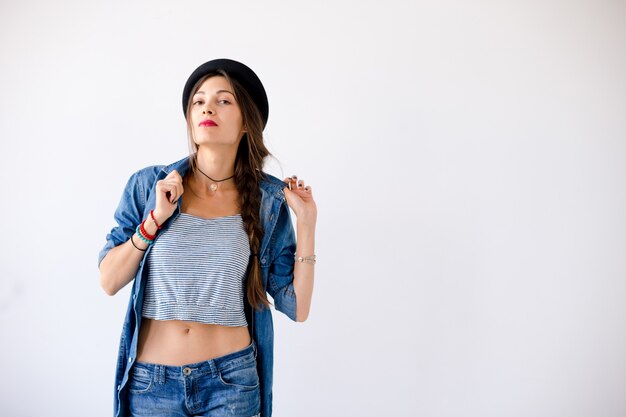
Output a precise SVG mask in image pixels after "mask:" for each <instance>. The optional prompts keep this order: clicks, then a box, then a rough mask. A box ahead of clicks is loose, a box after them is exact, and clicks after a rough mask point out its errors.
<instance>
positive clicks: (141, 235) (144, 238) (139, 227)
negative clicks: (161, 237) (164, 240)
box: [135, 225, 154, 245]
mask: <svg viewBox="0 0 626 417" xmlns="http://www.w3.org/2000/svg"><path fill="white" fill-rule="evenodd" d="M135 232H136V233H137V234H138V235H139V238H140V239H141V240H143V241H144V242H146V243H147V244H148V245H152V242H154V240H150V239H147V238H146V237H145V236H144V235H143V234H142V233H141V225H139V226H137V229H135Z"/></svg>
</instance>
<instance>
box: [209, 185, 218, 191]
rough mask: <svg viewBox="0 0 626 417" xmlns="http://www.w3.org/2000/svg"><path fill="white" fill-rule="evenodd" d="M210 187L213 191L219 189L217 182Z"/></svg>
mask: <svg viewBox="0 0 626 417" xmlns="http://www.w3.org/2000/svg"><path fill="white" fill-rule="evenodd" d="M209 188H211V191H213V192H215V191H217V184H211V185H210V186H209Z"/></svg>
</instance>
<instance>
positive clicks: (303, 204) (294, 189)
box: [283, 175, 317, 225]
mask: <svg viewBox="0 0 626 417" xmlns="http://www.w3.org/2000/svg"><path fill="white" fill-rule="evenodd" d="M283 181H284V182H286V183H287V186H286V187H285V188H283V191H284V192H285V198H286V199H287V205H288V206H289V207H291V209H292V210H293V211H294V213H296V216H297V218H298V223H303V224H310V225H315V222H316V221H317V206H316V205H315V200H313V190H312V189H311V186H310V185H306V186H305V185H304V181H303V180H299V179H298V177H297V176H296V175H292V176H291V177H287V178H285V179H284V180H283ZM290 188H291V189H290Z"/></svg>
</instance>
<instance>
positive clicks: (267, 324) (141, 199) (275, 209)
mask: <svg viewBox="0 0 626 417" xmlns="http://www.w3.org/2000/svg"><path fill="white" fill-rule="evenodd" d="M174 169H175V170H176V171H178V173H179V174H180V175H181V176H184V175H185V173H186V172H187V170H188V169H189V157H185V158H183V159H181V160H180V161H178V162H175V163H173V164H171V165H168V166H163V165H155V166H150V167H146V168H143V169H140V170H139V171H137V172H135V173H134V174H133V175H132V176H131V177H130V179H129V180H128V183H127V184H126V188H125V189H124V193H123V195H122V198H121V200H120V203H119V206H118V207H117V210H116V211H115V215H114V218H115V220H116V221H117V223H118V225H117V226H115V227H113V229H111V232H110V233H109V234H108V235H107V237H106V245H105V246H104V248H103V249H102V251H100V255H99V258H98V266H99V265H100V262H102V259H103V258H104V257H105V255H106V254H107V253H108V252H109V250H111V249H112V248H113V247H115V246H117V245H120V244H122V243H124V242H126V241H127V240H128V239H130V237H131V235H133V234H134V233H135V229H136V227H137V225H138V224H139V223H141V222H142V221H143V220H144V219H146V218H147V216H149V215H150V210H152V209H154V207H155V205H156V193H155V192H154V190H155V187H156V182H157V181H158V180H161V179H163V178H165V177H166V176H167V175H168V174H169V173H170V172H172V170H174ZM284 187H285V183H284V182H283V181H281V180H279V179H278V178H276V177H274V176H272V175H269V174H267V173H263V180H262V181H261V183H260V190H261V209H260V218H261V222H262V227H263V230H264V234H263V238H262V240H261V247H260V252H259V255H258V257H259V261H260V265H261V272H262V276H263V285H264V287H265V290H266V291H267V293H269V295H270V296H271V297H272V298H273V300H274V307H275V308H276V310H278V311H281V312H283V313H284V314H286V315H287V316H288V317H289V318H290V319H292V320H294V321H295V320H296V294H295V292H294V289H293V268H294V255H295V252H296V239H295V232H294V228H293V224H292V222H291V215H290V212H289V206H288V205H287V202H286V200H285V194H284V192H283V188H284ZM180 203H181V199H180V198H179V199H178V208H177V209H176V210H175V211H174V214H172V216H171V217H170V218H169V219H168V220H167V221H166V222H165V223H164V224H163V225H162V227H163V229H162V231H163V230H165V229H166V228H167V227H168V226H169V224H171V222H172V221H173V220H174V219H175V218H176V217H177V216H178V215H179V214H180ZM158 238H159V237H158V235H157V237H156V239H158ZM151 247H152V246H150V247H148V250H147V251H146V252H145V253H144V256H143V259H142V260H141V263H140V264H139V268H138V270H137V274H136V275H135V279H134V281H133V288H132V293H131V296H130V299H129V303H128V308H127V311H126V318H125V319H124V326H123V329H122V334H121V337H120V345H119V353H118V356H117V368H116V373H115V395H114V416H116V417H117V416H128V415H130V412H129V410H128V391H127V388H128V384H127V382H128V377H129V371H130V369H131V368H132V366H133V363H134V361H135V359H136V355H137V343H138V340H139V328H140V326H141V319H142V318H141V313H142V307H143V298H144V289H145V286H146V279H147V274H146V273H144V265H145V260H146V256H147V255H148V253H149V252H150V249H151ZM244 304H245V306H246V318H247V320H248V325H249V330H250V332H251V336H252V338H253V339H254V341H255V342H256V344H257V369H258V372H259V380H260V386H261V415H262V416H263V417H270V416H271V415H272V369H273V364H274V327H273V322H272V314H271V311H270V309H268V308H263V309H262V310H261V311H256V310H255V311H253V310H252V308H251V307H250V305H249V304H248V303H247V302H246V303H244Z"/></svg>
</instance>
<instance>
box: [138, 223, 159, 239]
mask: <svg viewBox="0 0 626 417" xmlns="http://www.w3.org/2000/svg"><path fill="white" fill-rule="evenodd" d="M145 222H146V221H145V220H144V221H142V222H141V226H140V228H139V230H140V231H141V234H142V235H143V236H144V237H145V238H146V239H148V240H154V239H155V238H156V234H154V235H151V234H149V233H148V232H147V231H146V228H145V227H143V224H144V223H145Z"/></svg>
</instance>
